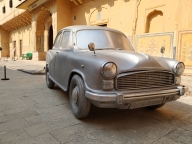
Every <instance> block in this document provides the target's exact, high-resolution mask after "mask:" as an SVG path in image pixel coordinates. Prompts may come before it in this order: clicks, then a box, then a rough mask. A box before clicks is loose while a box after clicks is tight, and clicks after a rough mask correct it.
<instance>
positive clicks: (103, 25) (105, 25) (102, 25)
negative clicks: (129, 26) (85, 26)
mask: <svg viewBox="0 0 192 144" xmlns="http://www.w3.org/2000/svg"><path fill="white" fill-rule="evenodd" d="M98 26H101V27H107V24H101V25H98Z"/></svg>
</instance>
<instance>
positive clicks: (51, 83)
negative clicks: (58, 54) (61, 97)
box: [46, 67, 55, 89]
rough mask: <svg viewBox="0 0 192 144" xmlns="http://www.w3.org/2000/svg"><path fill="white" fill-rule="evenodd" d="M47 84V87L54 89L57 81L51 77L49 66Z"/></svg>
mask: <svg viewBox="0 0 192 144" xmlns="http://www.w3.org/2000/svg"><path fill="white" fill-rule="evenodd" d="M46 84H47V87H48V88H50V89H53V88H54V86H55V83H54V82H53V81H52V80H51V79H50V78H49V71H48V69H47V67H46Z"/></svg>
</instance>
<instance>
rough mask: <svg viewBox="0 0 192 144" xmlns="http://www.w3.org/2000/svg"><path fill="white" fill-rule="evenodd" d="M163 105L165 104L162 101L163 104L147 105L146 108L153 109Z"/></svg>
mask: <svg viewBox="0 0 192 144" xmlns="http://www.w3.org/2000/svg"><path fill="white" fill-rule="evenodd" d="M164 105H165V104H164V103H163V104H159V105H154V106H148V108H149V109H152V110H154V109H158V108H161V107H162V106H164Z"/></svg>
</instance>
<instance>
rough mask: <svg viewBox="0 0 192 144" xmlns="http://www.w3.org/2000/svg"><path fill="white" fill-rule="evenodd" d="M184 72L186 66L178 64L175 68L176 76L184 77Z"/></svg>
mask: <svg viewBox="0 0 192 144" xmlns="http://www.w3.org/2000/svg"><path fill="white" fill-rule="evenodd" d="M184 70H185V65H184V63H182V62H179V63H178V64H176V65H175V67H174V72H175V74H176V75H177V76H180V75H182V74H183V72H184Z"/></svg>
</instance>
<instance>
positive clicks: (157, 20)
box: [145, 10, 164, 33]
mask: <svg viewBox="0 0 192 144" xmlns="http://www.w3.org/2000/svg"><path fill="white" fill-rule="evenodd" d="M163 27H164V21H163V12H162V11H157V10H154V11H152V12H151V13H149V14H148V16H147V20H146V27H145V32H146V33H155V32H163V31H164V28H163Z"/></svg>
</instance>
